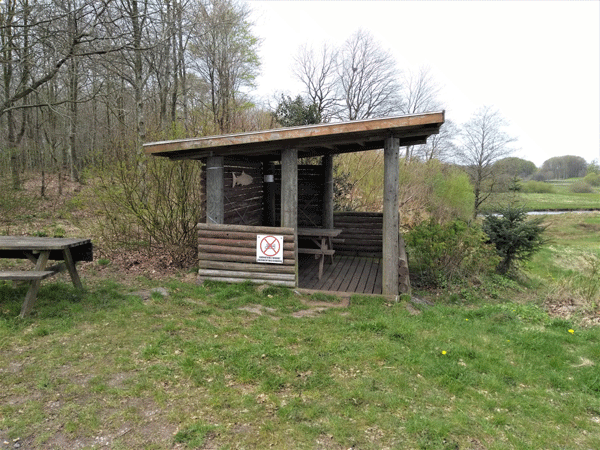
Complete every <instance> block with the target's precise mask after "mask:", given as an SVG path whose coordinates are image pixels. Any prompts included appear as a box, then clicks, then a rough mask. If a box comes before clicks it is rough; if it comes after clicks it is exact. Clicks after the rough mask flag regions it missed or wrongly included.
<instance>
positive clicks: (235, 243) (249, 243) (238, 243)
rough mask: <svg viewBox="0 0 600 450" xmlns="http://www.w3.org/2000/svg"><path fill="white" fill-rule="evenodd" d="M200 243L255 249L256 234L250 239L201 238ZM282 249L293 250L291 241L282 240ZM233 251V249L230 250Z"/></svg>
mask: <svg viewBox="0 0 600 450" xmlns="http://www.w3.org/2000/svg"><path fill="white" fill-rule="evenodd" d="M200 243H201V244H202V245H216V246H223V247H235V248H237V247H243V248H253V249H254V250H255V251H256V236H254V239H252V240H245V239H244V240H239V239H207V238H201V239H200ZM283 249H284V250H294V243H293V242H285V241H284V242H283ZM232 251H235V250H232Z"/></svg>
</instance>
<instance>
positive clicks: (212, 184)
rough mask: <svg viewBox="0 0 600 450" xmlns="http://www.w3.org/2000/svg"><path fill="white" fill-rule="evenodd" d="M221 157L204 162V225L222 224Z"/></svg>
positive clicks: (223, 209)
mask: <svg viewBox="0 0 600 450" xmlns="http://www.w3.org/2000/svg"><path fill="white" fill-rule="evenodd" d="M223 177H224V172H223V157H222V156H210V157H208V158H207V160H206V223H217V224H222V223H223V221H224V220H225V196H224V190H223V184H224V180H223Z"/></svg>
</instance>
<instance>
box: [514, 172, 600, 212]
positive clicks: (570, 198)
mask: <svg viewBox="0 0 600 450" xmlns="http://www.w3.org/2000/svg"><path fill="white" fill-rule="evenodd" d="M575 181H577V179H573V180H563V181H562V182H556V183H551V184H552V185H553V187H554V192H553V193H548V194H534V193H531V194H526V193H521V194H519V197H520V199H521V200H522V201H523V203H524V205H525V207H526V208H527V209H528V210H530V211H572V210H600V190H599V189H598V188H595V189H594V192H591V193H581V194H580V193H574V192H571V191H570V186H571V185H572V184H573V183H574V182H575Z"/></svg>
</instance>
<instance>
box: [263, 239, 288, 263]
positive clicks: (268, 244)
mask: <svg viewBox="0 0 600 450" xmlns="http://www.w3.org/2000/svg"><path fill="white" fill-rule="evenodd" d="M256 262H259V263H269V264H283V236H271V235H265V234H258V235H257V236H256Z"/></svg>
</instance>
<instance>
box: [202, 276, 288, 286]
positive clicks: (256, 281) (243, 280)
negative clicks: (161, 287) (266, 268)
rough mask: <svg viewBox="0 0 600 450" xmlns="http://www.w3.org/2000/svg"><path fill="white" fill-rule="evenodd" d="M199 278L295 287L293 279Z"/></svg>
mask: <svg viewBox="0 0 600 450" xmlns="http://www.w3.org/2000/svg"><path fill="white" fill-rule="evenodd" d="M199 278H200V280H202V279H208V280H214V281H222V282H224V283H245V282H246V281H250V282H252V283H256V284H273V285H277V286H285V287H292V288H293V287H296V282H295V281H278V280H265V279H263V278H226V277H199Z"/></svg>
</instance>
